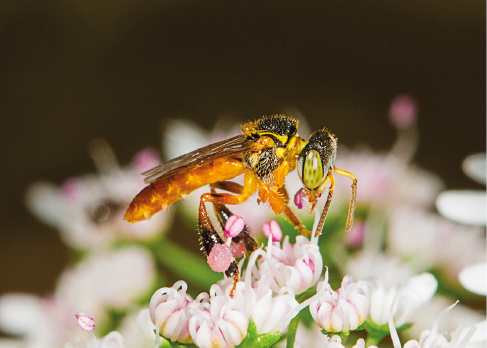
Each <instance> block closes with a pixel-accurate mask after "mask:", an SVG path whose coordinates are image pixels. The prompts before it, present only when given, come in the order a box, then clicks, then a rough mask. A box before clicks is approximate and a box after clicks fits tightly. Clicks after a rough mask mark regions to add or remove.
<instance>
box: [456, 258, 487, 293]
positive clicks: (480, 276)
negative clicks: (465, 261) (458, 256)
mask: <svg viewBox="0 0 487 348" xmlns="http://www.w3.org/2000/svg"><path fill="white" fill-rule="evenodd" d="M458 280H459V281H460V284H462V285H463V287H464V288H465V289H467V290H468V291H471V292H473V293H476V294H479V295H484V296H485V295H486V294H487V264H486V263H485V262H481V263H476V264H474V265H470V266H467V267H465V268H464V269H462V270H461V271H460V274H459V275H458Z"/></svg>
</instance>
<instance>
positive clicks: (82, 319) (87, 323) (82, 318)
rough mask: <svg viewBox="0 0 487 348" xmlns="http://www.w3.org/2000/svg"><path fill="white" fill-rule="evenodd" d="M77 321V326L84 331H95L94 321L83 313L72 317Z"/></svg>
mask: <svg viewBox="0 0 487 348" xmlns="http://www.w3.org/2000/svg"><path fill="white" fill-rule="evenodd" d="M74 316H75V317H76V319H78V326H79V327H80V328H82V329H83V330H85V331H93V330H94V329H95V320H94V319H93V318H92V317H90V316H89V315H87V314H85V313H81V312H78V313H76V314H75V315H74Z"/></svg>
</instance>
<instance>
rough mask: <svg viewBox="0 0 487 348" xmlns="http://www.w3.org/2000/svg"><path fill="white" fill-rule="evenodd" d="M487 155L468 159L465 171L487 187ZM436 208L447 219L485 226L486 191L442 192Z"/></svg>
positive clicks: (481, 154) (478, 155) (464, 165)
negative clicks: (486, 181) (486, 176)
mask: <svg viewBox="0 0 487 348" xmlns="http://www.w3.org/2000/svg"><path fill="white" fill-rule="evenodd" d="M485 156H486V155H485V153H479V154H475V155H471V156H469V157H467V158H466V159H465V160H464V161H463V166H462V167H463V171H464V172H465V174H467V175H468V176H469V177H470V178H471V179H473V180H475V181H477V182H480V183H481V184H484V185H485V175H486V174H485V173H486V168H485ZM436 207H437V208H438V211H439V212H440V213H441V214H442V215H443V216H445V217H447V218H449V219H451V220H453V221H456V222H460V223H462V224H466V225H475V226H485V225H486V219H487V197H486V194H485V190H482V191H480V190H452V191H445V192H442V193H441V194H440V195H439V196H438V198H437V200H436Z"/></svg>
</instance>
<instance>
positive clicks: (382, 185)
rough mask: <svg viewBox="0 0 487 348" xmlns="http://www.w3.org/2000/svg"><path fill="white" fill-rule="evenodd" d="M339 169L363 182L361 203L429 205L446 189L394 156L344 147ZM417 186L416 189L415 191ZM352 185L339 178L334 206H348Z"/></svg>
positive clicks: (360, 188) (341, 149)
mask: <svg viewBox="0 0 487 348" xmlns="http://www.w3.org/2000/svg"><path fill="white" fill-rule="evenodd" d="M335 166H336V167H337V168H346V170H347V171H349V172H350V173H353V174H354V175H355V176H356V177H357V178H358V180H359V181H358V182H359V184H358V185H359V186H358V191H357V202H359V203H360V204H373V205H379V206H387V205H391V204H395V203H397V202H409V203H410V204H416V205H420V206H428V205H430V204H431V203H433V202H434V199H435V198H436V196H437V195H438V193H439V192H440V191H441V189H442V188H443V183H442V181H441V179H440V178H439V177H437V176H436V175H434V174H432V173H430V172H427V171H425V170H422V169H419V168H416V167H412V166H411V165H409V164H408V162H404V160H403V159H401V158H399V157H397V156H396V154H394V153H384V154H382V153H377V152H373V151H371V150H369V149H357V150H353V151H352V150H349V149H347V148H345V147H343V146H341V147H340V153H339V155H338V156H337V158H336V163H335ZM411 187H414V188H415V189H414V190H411ZM349 194H350V182H349V180H348V179H347V178H344V177H342V176H340V175H336V176H335V191H334V195H333V201H334V205H336V204H339V202H341V203H344V204H348V200H349V199H350V196H349Z"/></svg>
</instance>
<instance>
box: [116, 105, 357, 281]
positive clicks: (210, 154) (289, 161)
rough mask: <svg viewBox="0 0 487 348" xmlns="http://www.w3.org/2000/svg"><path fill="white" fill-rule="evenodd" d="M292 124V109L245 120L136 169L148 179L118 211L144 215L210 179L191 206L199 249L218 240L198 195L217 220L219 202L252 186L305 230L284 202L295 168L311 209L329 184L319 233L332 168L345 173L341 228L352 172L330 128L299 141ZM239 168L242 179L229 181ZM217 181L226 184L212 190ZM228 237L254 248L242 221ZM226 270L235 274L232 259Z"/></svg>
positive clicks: (241, 197)
mask: <svg viewBox="0 0 487 348" xmlns="http://www.w3.org/2000/svg"><path fill="white" fill-rule="evenodd" d="M298 126H299V122H298V121H297V120H296V119H294V118H292V117H287V116H284V115H272V116H264V117H262V118H260V119H258V120H256V121H255V122H248V123H246V124H244V125H243V126H242V127H241V129H242V134H241V135H237V136H235V137H233V138H230V139H227V140H224V141H220V142H218V143H215V144H211V145H208V146H206V147H203V148H201V149H198V150H195V151H193V152H190V153H188V154H186V155H183V156H180V157H177V158H175V159H173V160H170V161H168V162H166V163H163V164H161V165H159V166H158V167H156V168H153V169H151V170H149V171H147V172H145V173H143V175H144V176H146V178H145V179H144V181H145V182H146V183H147V184H149V185H148V186H147V187H145V188H144V189H143V190H142V191H141V192H140V193H139V194H137V196H136V197H135V198H134V199H133V201H132V203H131V204H130V206H129V207H128V209H127V212H126V213H125V217H124V219H125V220H127V221H128V222H130V223H135V222H137V221H141V220H145V219H148V218H150V217H151V216H152V215H154V214H155V213H157V212H159V211H160V210H162V209H165V208H167V207H168V206H170V205H171V204H173V203H174V202H176V201H177V200H179V199H181V198H183V197H185V196H186V195H188V194H190V193H191V192H193V191H194V190H196V189H198V188H200V187H203V186H206V185H210V188H211V192H208V193H205V194H203V195H202V196H201V199H200V206H199V209H198V232H199V235H200V242H201V244H202V250H203V251H204V253H205V255H209V253H210V251H211V249H212V248H213V246H214V245H216V244H217V243H224V242H223V239H222V238H221V237H220V235H219V234H218V233H217V232H216V230H215V229H214V227H213V225H212V223H211V221H210V219H209V218H208V213H207V211H206V207H205V203H209V202H211V203H213V204H214V208H215V212H216V215H217V217H218V220H219V222H220V224H222V226H223V227H224V226H225V222H226V221H227V220H228V218H229V217H230V216H231V215H232V213H231V212H230V211H229V210H228V208H227V207H226V205H236V204H240V203H243V202H245V201H246V200H247V199H248V198H249V197H250V196H251V195H252V194H253V193H255V192H256V191H258V195H259V200H260V201H261V202H268V203H269V204H270V206H271V208H272V210H273V211H274V213H275V214H282V213H284V214H285V215H286V216H287V217H288V218H289V220H290V221H291V223H292V224H293V225H294V226H295V228H297V229H298V230H299V231H300V232H301V233H302V234H310V233H311V232H309V231H307V230H306V229H305V227H304V226H303V225H302V224H301V223H300V221H299V219H298V218H297V217H296V215H295V214H294V213H293V212H292V210H291V209H290V208H289V206H288V203H289V196H288V194H287V191H286V189H285V187H284V179H285V178H286V176H287V174H288V173H289V172H291V171H292V170H294V169H296V168H297V170H298V174H299V177H300V178H301V181H302V182H303V185H304V190H305V193H306V196H307V198H308V200H309V202H310V204H311V211H313V209H314V208H315V205H316V203H317V201H318V199H319V198H320V196H321V194H322V193H323V191H325V189H326V187H327V186H329V190H328V198H327V202H326V204H325V208H324V210H323V213H322V214H321V219H320V222H319V224H318V227H317V229H316V231H315V235H318V234H320V233H321V230H322V228H323V224H324V222H325V219H326V215H327V213H328V209H329V207H330V203H331V199H332V195H333V188H334V184H335V182H334V178H333V173H337V174H341V175H345V176H347V177H349V178H351V179H352V181H353V183H352V197H351V200H350V205H349V211H348V217H347V223H346V230H347V231H348V230H349V229H350V228H351V227H352V223H353V214H354V210H355V200H356V194H357V179H356V178H355V176H354V175H353V174H351V173H349V172H346V171H343V170H340V169H337V168H335V166H334V162H335V157H336V152H337V139H336V138H335V136H334V135H333V134H331V133H330V132H329V131H328V130H327V129H321V130H318V131H316V132H314V133H313V134H312V135H311V137H310V139H309V140H308V141H306V140H305V139H303V138H301V137H300V136H299V135H298ZM242 174H244V184H243V185H240V184H237V183H235V182H232V181H229V180H231V179H233V178H235V177H237V176H239V175H242ZM216 189H219V190H223V191H226V192H221V193H217V192H216ZM227 192H228V193H227ZM232 242H234V243H240V242H243V243H245V247H246V249H247V251H248V252H251V251H253V250H255V249H256V248H257V244H256V243H255V241H254V240H253V239H252V237H250V235H249V234H248V230H247V228H245V229H244V231H243V232H242V233H241V234H240V235H239V236H238V237H237V238H234V239H232ZM225 274H226V275H227V276H228V277H234V279H235V280H236V281H237V280H238V267H237V265H236V263H235V262H232V264H231V265H230V266H229V268H228V270H227V271H226V272H225Z"/></svg>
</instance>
